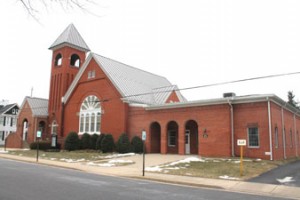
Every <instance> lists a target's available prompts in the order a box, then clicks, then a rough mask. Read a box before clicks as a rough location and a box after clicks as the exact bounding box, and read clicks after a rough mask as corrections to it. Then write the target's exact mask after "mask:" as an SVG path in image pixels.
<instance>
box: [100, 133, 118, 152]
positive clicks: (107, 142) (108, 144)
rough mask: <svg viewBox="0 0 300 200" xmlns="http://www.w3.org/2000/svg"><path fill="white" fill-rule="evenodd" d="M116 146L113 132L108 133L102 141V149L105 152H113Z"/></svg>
mask: <svg viewBox="0 0 300 200" xmlns="http://www.w3.org/2000/svg"><path fill="white" fill-rule="evenodd" d="M114 148H115V142H114V138H113V136H112V135H111V134H107V135H105V136H104V138H103V139H102V141H101V150H102V152H103V153H107V152H113V151H114Z"/></svg>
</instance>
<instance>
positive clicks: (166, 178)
mask: <svg viewBox="0 0 300 200" xmlns="http://www.w3.org/2000/svg"><path fill="white" fill-rule="evenodd" d="M187 157H190V156H182V155H161V154H147V155H146V159H145V160H146V162H145V166H146V167H149V166H156V165H160V164H163V163H169V162H173V161H178V160H182V159H184V158H187ZM0 158H6V159H12V160H19V161H24V162H31V163H36V159H35V158H28V157H21V156H15V155H10V154H4V153H0ZM128 158H129V159H130V160H132V161H134V162H135V164H132V165H126V166H118V167H99V166H90V165H84V164H82V163H67V162H61V161H51V160H46V159H42V158H39V162H38V163H39V164H44V165H49V166H56V167H63V168H68V169H75V170H80V171H84V172H87V173H94V174H100V175H109V176H118V177H128V178H138V179H145V180H153V181H158V182H166V183H173V184H182V185H189V186H195V187H204V188H214V189H221V190H226V191H231V192H241V193H248V194H255V195H264V196H272V197H283V198H290V199H300V188H299V187H287V186H283V185H271V184H261V183H248V182H243V181H231V180H221V179H207V178H198V177H190V176H175V175H168V174H159V173H150V172H145V176H144V177H143V176H142V166H143V157H142V155H134V156H131V157H128Z"/></svg>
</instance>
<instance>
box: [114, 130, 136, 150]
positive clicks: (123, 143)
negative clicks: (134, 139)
mask: <svg viewBox="0 0 300 200" xmlns="http://www.w3.org/2000/svg"><path fill="white" fill-rule="evenodd" d="M116 146H117V152H119V153H128V152H131V151H132V148H131V144H130V141H129V138H128V136H127V135H126V133H123V134H122V135H120V137H119V139H118V142H117V144H116Z"/></svg>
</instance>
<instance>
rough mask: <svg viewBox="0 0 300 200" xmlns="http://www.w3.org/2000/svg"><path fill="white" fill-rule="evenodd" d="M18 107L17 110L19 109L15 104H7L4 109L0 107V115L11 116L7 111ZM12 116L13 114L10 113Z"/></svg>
mask: <svg viewBox="0 0 300 200" xmlns="http://www.w3.org/2000/svg"><path fill="white" fill-rule="evenodd" d="M16 106H17V107H18V109H19V106H18V104H16V103H14V104H9V105H6V106H4V107H2V108H1V109H0V114H11V113H9V111H11V110H12V109H13V108H14V107H16ZM12 114H13V113H12Z"/></svg>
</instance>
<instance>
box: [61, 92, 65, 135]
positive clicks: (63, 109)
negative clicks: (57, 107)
mask: <svg viewBox="0 0 300 200" xmlns="http://www.w3.org/2000/svg"><path fill="white" fill-rule="evenodd" d="M64 115H65V104H64V97H62V98H61V119H60V136H61V137H62V138H63V137H64V123H65V120H64V119H65V116H64Z"/></svg>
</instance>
